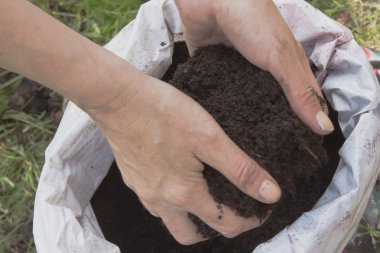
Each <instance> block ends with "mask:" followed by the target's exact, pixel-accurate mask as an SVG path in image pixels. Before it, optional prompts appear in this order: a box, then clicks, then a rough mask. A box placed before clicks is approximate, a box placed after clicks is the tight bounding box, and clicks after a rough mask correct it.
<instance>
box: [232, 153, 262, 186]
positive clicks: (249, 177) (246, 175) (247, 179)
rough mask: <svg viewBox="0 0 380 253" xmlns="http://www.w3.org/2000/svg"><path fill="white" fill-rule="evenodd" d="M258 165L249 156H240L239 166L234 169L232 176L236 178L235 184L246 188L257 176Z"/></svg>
mask: <svg viewBox="0 0 380 253" xmlns="http://www.w3.org/2000/svg"><path fill="white" fill-rule="evenodd" d="M258 172H259V168H258V165H257V164H256V163H255V162H253V161H252V160H251V158H248V157H246V158H242V159H241V161H240V163H239V166H238V167H237V168H236V169H235V170H234V175H233V177H234V178H235V180H236V183H237V186H239V187H241V188H243V189H246V188H247V187H248V186H249V185H250V184H252V183H253V182H254V181H255V179H256V178H257V176H258Z"/></svg>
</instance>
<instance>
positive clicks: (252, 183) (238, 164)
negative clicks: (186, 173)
mask: <svg viewBox="0 0 380 253" xmlns="http://www.w3.org/2000/svg"><path fill="white" fill-rule="evenodd" d="M200 142H201V145H198V146H197V148H196V150H195V155H196V156H197V158H198V159H200V160H201V161H202V162H204V163H206V164H208V165H209V166H211V167H213V168H215V169H216V170H218V171H219V172H220V173H222V174H223V175H224V176H225V177H226V178H227V179H228V180H230V181H231V182H232V183H233V184H234V185H236V187H238V188H239V189H240V190H241V191H243V192H244V193H246V194H247V195H249V196H251V197H253V198H255V199H257V200H259V201H261V202H263V203H275V202H277V201H278V200H279V199H280V197H281V189H280V187H279V186H278V184H277V182H276V180H274V179H273V178H272V176H271V175H270V174H269V173H268V172H267V171H266V170H264V169H263V168H261V167H260V166H259V165H258V164H257V163H256V162H255V161H254V160H253V159H252V158H250V157H249V156H248V155H246V154H245V153H244V152H243V151H242V150H241V149H240V148H239V147H238V146H237V145H236V144H235V143H234V142H233V141H232V140H231V139H230V138H228V136H227V135H226V134H225V133H224V132H223V130H222V129H220V130H218V131H217V133H215V134H213V136H212V137H209V138H207V137H206V138H203V139H202V140H200Z"/></svg>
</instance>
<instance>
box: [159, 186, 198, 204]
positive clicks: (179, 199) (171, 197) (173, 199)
mask: <svg viewBox="0 0 380 253" xmlns="http://www.w3.org/2000/svg"><path fill="white" fill-rule="evenodd" d="M163 197H164V199H165V201H166V202H168V203H170V204H172V205H175V206H178V207H186V206H188V204H189V202H190V201H191V199H192V192H191V190H190V189H188V188H186V187H183V186H172V187H170V188H168V189H165V190H164V192H163Z"/></svg>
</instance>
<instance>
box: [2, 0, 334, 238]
mask: <svg viewBox="0 0 380 253" xmlns="http://www.w3.org/2000/svg"><path fill="white" fill-rule="evenodd" d="M231 2H234V3H235V5H230V3H228V1H222V0H220V1H201V0H199V1H198V0H193V1H185V0H183V1H181V0H178V1H176V3H177V5H178V7H179V9H180V13H181V16H182V19H183V22H184V28H185V29H184V30H185V36H186V38H187V43H188V45H189V49H190V52H193V50H194V49H195V48H197V47H200V46H203V45H207V44H214V43H226V44H229V45H233V46H234V47H235V48H236V49H237V50H239V51H240V52H241V53H242V54H243V55H244V56H245V57H247V59H248V60H250V61H251V62H252V63H254V64H256V65H258V66H259V67H261V68H263V69H266V70H269V71H270V72H271V73H272V74H273V75H274V76H275V77H276V78H277V79H278V80H279V81H280V83H281V84H282V87H283V89H284V91H285V93H286V95H287V97H288V99H289V101H290V104H291V105H292V108H293V109H294V111H295V112H296V113H297V114H298V115H299V116H300V118H301V119H302V120H303V121H304V122H305V123H306V124H307V125H309V126H310V127H311V128H312V129H313V130H314V131H315V132H317V133H320V134H327V133H329V132H331V131H332V130H333V128H332V124H331V122H330V121H329V119H328V118H327V116H326V114H324V113H323V112H322V109H321V107H320V105H319V103H318V101H317V98H316V97H315V96H313V95H311V93H312V92H311V91H310V87H313V89H315V90H316V91H317V92H318V93H319V94H321V91H320V89H319V87H318V85H317V84H316V82H315V80H314V78H313V77H312V75H311V71H310V68H309V66H308V62H307V59H306V57H305V56H304V53H302V52H303V51H302V50H301V48H300V46H299V44H298V43H297V42H296V41H295V40H294V38H293V36H292V35H291V33H290V31H289V29H288V28H287V26H286V24H285V22H284V21H283V20H282V18H281V16H280V15H279V13H278V11H277V9H276V8H275V6H274V5H273V3H272V2H271V1H264V0H262V1H247V0H246V1H244V0H241V1H231ZM218 3H219V4H220V5H219V4H218ZM247 7H249V9H248V8H247ZM245 9H246V10H245ZM195 10H197V11H195ZM247 10H251V11H253V12H255V10H257V13H255V15H261V16H263V14H260V13H262V11H264V13H265V15H268V16H269V17H270V18H272V19H273V20H272V19H270V18H268V20H266V19H264V21H268V23H265V22H264V21H262V22H263V23H260V24H261V25H263V26H264V28H260V29H258V28H257V29H258V30H259V31H257V32H261V33H259V34H260V35H262V38H261V36H260V38H261V39H258V38H256V37H250V36H248V35H246V34H240V33H238V32H236V31H235V28H234V27H236V25H238V24H240V22H239V19H242V20H243V21H244V22H245V23H247V24H246V26H242V27H240V28H241V29H242V31H244V29H245V31H246V30H247V29H256V26H257V22H258V20H261V19H260V16H258V17H255V18H254V19H253V20H252V17H251V16H252V15H249V14H250V13H249V12H248V11H247ZM242 11H244V12H242ZM240 12H242V13H243V14H244V15H242V13H240ZM194 13H195V14H196V15H192V14H194ZM25 14H27V15H25ZM238 14H239V15H238ZM255 15H254V16H255ZM265 15H264V16H265ZM269 19H270V20H269ZM242 20H240V21H242ZM260 22H261V21H260ZM268 29H269V30H270V32H265V31H264V30H268ZM209 34H211V35H212V36H208V35H209ZM0 35H1V36H0V66H1V67H3V68H6V69H9V70H12V71H15V72H18V73H20V74H22V75H24V76H26V77H28V78H30V79H33V80H35V81H37V82H39V83H41V84H43V85H45V86H46V87H49V88H51V89H53V90H55V91H57V92H58V93H60V94H62V95H64V96H66V97H67V98H69V99H70V100H71V101H73V102H74V103H75V104H77V105H78V106H79V107H80V108H82V109H83V110H84V111H86V112H87V113H88V114H89V115H90V116H91V117H92V119H93V120H94V121H95V122H96V123H97V125H98V126H99V127H100V129H101V130H102V132H103V134H104V136H105V137H106V138H107V140H108V142H109V144H110V146H111V148H112V150H113V153H114V155H115V159H116V162H117V164H118V166H119V168H120V171H121V173H122V176H123V179H124V182H125V183H126V185H127V186H128V187H130V188H131V189H132V190H133V191H134V192H135V193H136V194H137V195H138V196H139V198H140V200H141V202H142V203H143V204H144V206H145V207H146V208H147V209H148V210H149V211H150V213H151V214H153V215H155V216H158V217H161V218H162V220H163V222H164V223H165V225H166V226H167V228H168V229H169V231H170V232H171V234H172V235H173V236H174V238H175V239H176V240H177V241H178V242H180V243H182V244H193V243H196V242H199V241H201V240H204V238H202V236H201V235H200V234H199V233H197V229H196V227H195V226H194V224H193V223H192V222H191V221H190V220H189V218H188V216H187V214H188V213H189V212H190V213H193V214H194V215H196V216H198V217H199V218H200V219H202V220H203V221H204V222H205V223H207V224H208V225H209V226H210V227H212V228H214V229H215V230H216V231H218V232H220V233H221V234H222V235H224V236H226V237H234V236H236V235H238V234H240V233H242V232H244V231H247V230H249V229H252V228H255V227H257V226H259V225H261V223H260V221H259V220H258V219H257V218H255V217H253V218H250V219H244V218H242V217H239V216H236V215H235V212H234V211H232V210H231V209H229V208H228V207H223V208H224V216H223V219H218V212H219V210H218V208H217V206H218V204H217V203H215V201H214V200H213V198H212V197H211V196H210V194H209V192H208V187H207V183H206V181H205V179H204V178H203V176H202V170H203V163H206V164H209V165H210V166H212V167H213V168H215V169H217V170H218V171H220V172H221V173H222V174H223V175H225V176H226V177H227V178H228V179H229V180H230V181H231V182H232V183H234V184H235V185H236V186H237V187H238V188H239V189H240V190H242V191H243V192H245V193H246V194H248V195H250V196H251V197H253V198H255V199H257V200H259V201H262V202H264V203H274V202H276V201H278V199H279V198H280V196H281V190H280V188H279V186H278V185H277V183H276V181H275V180H274V179H273V178H272V177H271V176H270V175H269V174H268V172H266V171H265V170H264V169H262V168H261V167H260V166H259V165H258V164H257V163H256V162H255V161H254V160H252V159H251V158H250V157H249V156H247V155H246V154H245V153H244V152H243V151H242V150H241V149H240V148H239V147H238V146H236V144H234V143H233V142H232V141H231V140H230V139H229V138H228V136H227V135H226V134H225V133H224V132H223V130H222V129H221V128H220V126H219V125H218V124H217V122H216V121H215V120H214V119H213V118H212V117H211V116H210V115H209V114H208V113H207V112H206V111H205V110H204V109H203V108H202V107H201V106H200V105H199V104H197V103H196V102H195V101H194V100H192V99H191V98H189V97H188V96H186V95H185V94H183V93H182V92H180V91H179V90H177V89H175V88H174V87H172V86H171V85H168V84H166V83H164V82H162V81H160V80H158V79H155V78H152V77H149V76H146V75H144V74H143V73H142V72H140V71H138V70H137V69H135V68H134V67H133V66H132V65H130V64H129V63H128V62H126V61H124V60H123V59H121V58H119V57H117V56H116V55H114V54H113V53H111V52H109V51H107V50H105V49H103V48H102V47H100V46H98V45H96V44H95V43H93V42H91V41H89V40H87V39H86V38H84V37H83V36H81V35H79V34H78V33H76V32H74V31H72V30H71V29H69V28H68V27H66V26H64V25H63V24H61V23H60V22H58V21H56V20H55V19H53V18H52V17H50V16H49V15H47V14H46V13H44V12H43V11H41V10H39V9H38V8H36V7H35V6H33V5H32V4H31V3H29V2H28V1H25V0H13V1H6V0H0ZM239 36H240V37H239ZM265 40H266V41H271V42H272V43H264V42H265ZM283 45H285V46H283ZM258 48H259V49H260V50H258ZM280 50H281V52H280ZM276 59H279V60H280V62H281V64H277V63H276ZM295 59H296V60H295ZM283 65H286V67H285V68H281V66H283ZM321 113H322V114H323V115H322V114H321ZM316 115H319V116H316ZM321 115H322V116H321ZM318 117H319V118H318ZM195 200H196V201H195ZM195 202H196V203H199V204H198V205H194V203H195Z"/></svg>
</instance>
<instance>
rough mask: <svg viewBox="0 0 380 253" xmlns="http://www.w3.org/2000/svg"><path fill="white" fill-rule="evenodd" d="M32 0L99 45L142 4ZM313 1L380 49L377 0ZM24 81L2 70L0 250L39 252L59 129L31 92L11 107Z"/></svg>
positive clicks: (371, 230) (133, 0)
mask: <svg viewBox="0 0 380 253" xmlns="http://www.w3.org/2000/svg"><path fill="white" fill-rule="evenodd" d="M32 2H33V3H35V4H36V5H38V6H39V7H41V8H42V9H44V10H45V11H46V12H48V13H50V14H51V15H53V16H54V17H55V18H57V19H59V20H61V21H62V22H64V23H65V24H67V25H68V26H70V27H72V28H73V29H74V30H76V31H78V32H80V33H82V34H83V35H84V36H86V37H88V38H89V39H91V40H93V41H94V42H96V43H98V44H100V45H102V44H104V43H106V42H107V41H109V39H110V38H112V37H113V36H114V35H115V34H116V33H117V32H118V31H119V30H120V28H121V27H123V26H124V25H126V24H127V23H128V22H129V21H130V20H131V19H132V18H133V17H134V16H135V15H136V12H137V9H138V7H139V4H140V1H138V0H115V1H108V0H67V1H59V0H34V1H32ZM309 2H311V3H312V4H313V5H315V6H316V7H317V8H319V9H321V10H322V11H324V12H325V13H326V14H328V15H330V16H332V17H333V18H335V19H337V20H338V21H340V22H342V23H343V24H345V25H346V26H348V27H349V28H351V29H352V30H353V32H354V35H355V38H356V39H357V41H358V42H359V43H361V44H362V45H365V46H369V47H372V48H377V49H378V50H380V38H379V36H380V27H379V26H380V9H379V8H380V7H379V3H378V1H377V0H368V1H358V0H311V1H309ZM23 81H25V80H24V78H23V77H21V76H18V75H15V74H12V73H9V72H8V71H5V70H0V253H25V252H26V253H30V252H35V249H34V245H33V239H32V234H31V228H32V223H31V221H32V213H33V211H32V210H33V199H34V194H35V190H36V186H37V182H38V178H39V175H40V169H41V167H42V165H43V162H44V150H45V148H46V146H47V145H48V143H49V142H50V140H51V138H52V136H53V133H54V131H55V126H54V125H53V124H52V122H51V118H50V116H49V115H48V114H47V113H46V112H44V111H41V112H39V113H37V114H33V115H28V114H26V113H25V112H24V111H25V110H24V109H25V108H26V107H27V106H28V103H30V98H29V99H27V100H25V102H24V104H22V105H21V106H20V108H18V109H17V110H15V109H9V106H8V105H9V102H10V101H11V100H12V94H14V92H15V90H16V89H17V87H18V86H19V85H20V83H21V82H23ZM362 224H363V226H362V227H361V228H362V230H361V234H360V235H361V236H362V237H364V236H367V237H368V236H373V237H376V238H375V239H376V242H377V240H378V237H377V236H378V234H379V231H380V228H378V227H376V226H372V225H370V227H368V223H362ZM367 232H368V233H367ZM359 239H360V238H359Z"/></svg>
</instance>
